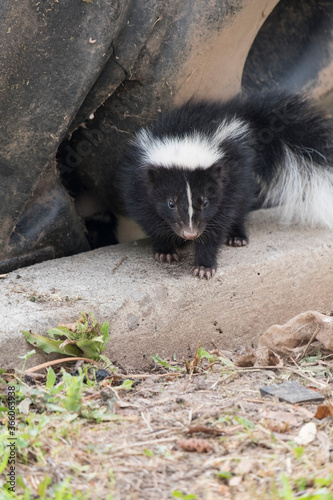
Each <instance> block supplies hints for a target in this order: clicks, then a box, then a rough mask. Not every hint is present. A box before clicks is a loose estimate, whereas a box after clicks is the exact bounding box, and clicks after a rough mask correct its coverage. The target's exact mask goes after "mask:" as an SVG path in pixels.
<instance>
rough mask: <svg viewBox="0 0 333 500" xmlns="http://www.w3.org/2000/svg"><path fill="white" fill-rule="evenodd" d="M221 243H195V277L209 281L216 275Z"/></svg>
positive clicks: (193, 270)
mask: <svg viewBox="0 0 333 500" xmlns="http://www.w3.org/2000/svg"><path fill="white" fill-rule="evenodd" d="M219 246H220V242H219V241H206V242H205V243H201V242H199V241H198V242H197V241H196V242H195V263H194V266H193V267H192V272H193V275H194V276H198V277H199V278H200V279H202V278H206V279H207V280H209V279H210V278H212V277H213V276H214V274H215V273H216V268H217V260H216V255H217V251H218V249H219Z"/></svg>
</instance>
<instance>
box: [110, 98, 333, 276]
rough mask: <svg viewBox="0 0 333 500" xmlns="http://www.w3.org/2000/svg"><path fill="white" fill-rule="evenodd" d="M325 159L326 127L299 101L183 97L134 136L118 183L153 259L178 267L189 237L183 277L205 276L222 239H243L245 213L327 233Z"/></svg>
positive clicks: (330, 136)
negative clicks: (275, 214) (189, 263)
mask: <svg viewBox="0 0 333 500" xmlns="http://www.w3.org/2000/svg"><path fill="white" fill-rule="evenodd" d="M332 159H333V127H332V123H331V121H330V119H329V118H327V117H325V116H324V114H323V112H322V111H320V110H319V109H318V108H316V107H315V105H314V104H313V103H311V102H310V100H308V99H307V98H305V97H302V96H298V95H294V96H289V95H284V94H280V95H276V94H265V95H263V96H258V97H255V98H254V97H251V98H244V97H241V96H240V97H236V98H233V99H231V100H229V101H228V102H225V103H222V102H194V101H189V102H187V103H186V104H184V105H183V106H181V107H179V108H178V109H175V110H173V111H170V112H166V113H164V114H163V115H162V116H161V117H160V119H159V120H158V121H156V122H155V123H153V124H152V125H151V126H148V127H146V128H143V129H141V130H140V131H139V132H138V133H137V134H136V136H135V137H134V139H133V140H132V141H131V143H130V145H129V148H128V151H127V154H126V155H125V159H124V162H123V164H122V165H121V167H120V170H119V182H120V185H121V191H122V196H123V200H124V203H125V206H126V210H127V212H128V215H129V216H130V217H131V218H133V219H134V220H135V221H136V222H138V223H139V224H140V225H141V226H142V228H143V229H144V230H145V232H146V233H147V234H148V235H149V236H150V237H151V239H152V242H153V247H154V253H155V258H156V259H157V260H159V261H167V262H171V261H174V260H175V261H178V254H177V248H180V247H182V246H183V245H184V244H185V243H186V242H188V241H189V240H192V241H194V244H195V263H194V267H193V268H192V271H193V274H194V275H195V276H199V278H207V279H210V278H211V277H212V276H214V274H215V272H216V255H217V251H218V249H219V247H220V246H221V245H222V243H224V242H225V243H227V244H228V245H233V246H242V245H246V244H247V243H248V237H247V233H246V229H245V227H244V223H245V220H246V217H247V215H248V213H249V212H250V211H251V210H253V209H255V208H261V207H271V206H278V205H279V206H280V205H281V206H283V209H282V216H283V219H284V220H285V221H287V222H291V221H296V222H302V223H303V222H304V223H307V224H313V225H314V224H316V225H322V226H326V227H329V228H333V168H332V166H333V161H332Z"/></svg>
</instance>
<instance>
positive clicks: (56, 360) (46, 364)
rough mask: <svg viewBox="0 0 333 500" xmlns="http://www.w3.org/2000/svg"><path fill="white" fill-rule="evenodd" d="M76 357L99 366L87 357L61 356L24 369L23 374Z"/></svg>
mask: <svg viewBox="0 0 333 500" xmlns="http://www.w3.org/2000/svg"><path fill="white" fill-rule="evenodd" d="M78 359H83V361H87V362H88V363H93V364H94V365H96V366H99V363H97V361H94V360H93V359H89V358H81V357H70V358H62V359H54V360H53V361H47V362H46V363H42V364H41V365H36V366H33V367H32V368H28V369H27V370H24V372H23V374H24V375H26V374H27V373H33V372H38V370H42V369H43V368H48V367H49V366H53V365H59V364H61V363H67V362H68V361H77V360H78Z"/></svg>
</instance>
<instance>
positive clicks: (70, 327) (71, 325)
mask: <svg viewBox="0 0 333 500" xmlns="http://www.w3.org/2000/svg"><path fill="white" fill-rule="evenodd" d="M61 326H63V327H64V328H68V330H70V331H71V332H75V331H76V329H77V323H76V322H75V323H59V325H58V327H61Z"/></svg>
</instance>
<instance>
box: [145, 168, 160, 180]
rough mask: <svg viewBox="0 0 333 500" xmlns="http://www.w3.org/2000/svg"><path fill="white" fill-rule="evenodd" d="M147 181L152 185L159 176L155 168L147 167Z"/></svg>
mask: <svg viewBox="0 0 333 500" xmlns="http://www.w3.org/2000/svg"><path fill="white" fill-rule="evenodd" d="M147 175H148V180H149V181H150V182H151V183H152V184H154V183H155V182H156V180H157V179H158V176H159V169H158V168H157V167H152V166H149V167H148V169H147Z"/></svg>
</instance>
